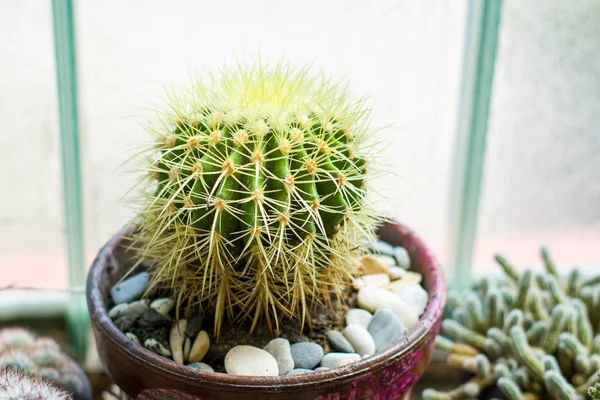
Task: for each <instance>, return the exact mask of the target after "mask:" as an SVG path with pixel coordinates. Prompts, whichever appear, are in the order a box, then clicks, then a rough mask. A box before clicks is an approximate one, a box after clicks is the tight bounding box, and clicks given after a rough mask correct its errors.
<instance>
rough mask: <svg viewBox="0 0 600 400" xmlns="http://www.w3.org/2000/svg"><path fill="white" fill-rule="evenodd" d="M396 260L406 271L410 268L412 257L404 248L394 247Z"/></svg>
mask: <svg viewBox="0 0 600 400" xmlns="http://www.w3.org/2000/svg"><path fill="white" fill-rule="evenodd" d="M394 258H395V259H396V263H397V265H398V266H399V267H401V268H405V269H408V268H410V256H409V255H408V251H406V249H405V248H404V247H400V246H398V247H394Z"/></svg>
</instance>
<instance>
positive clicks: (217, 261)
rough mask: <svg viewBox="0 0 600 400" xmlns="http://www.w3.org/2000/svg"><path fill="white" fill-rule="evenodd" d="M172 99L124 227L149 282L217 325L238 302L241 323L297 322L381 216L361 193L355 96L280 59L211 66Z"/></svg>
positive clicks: (336, 289) (348, 271)
mask: <svg viewBox="0 0 600 400" xmlns="http://www.w3.org/2000/svg"><path fill="white" fill-rule="evenodd" d="M171 97H172V98H171V101H170V109H169V111H168V112H167V113H164V114H162V115H161V118H160V124H159V125H158V126H157V127H154V128H153V129H152V132H153V133H154V135H155V136H156V142H155V143H156V144H155V145H154V146H153V147H152V149H151V150H150V153H149V158H150V160H149V162H148V164H147V165H148V167H147V169H148V171H147V172H149V174H145V176H146V178H147V179H146V183H147V185H145V186H144V187H145V188H146V190H145V191H144V196H143V198H142V210H143V211H142V212H141V214H140V215H139V216H138V217H141V218H138V219H137V221H138V222H139V221H141V222H139V229H138V231H137V232H136V233H135V237H134V240H135V242H136V247H137V248H139V249H140V250H141V252H140V259H144V260H147V261H151V262H152V264H153V267H152V270H151V271H150V272H151V287H162V288H165V287H166V288H169V289H171V290H172V291H173V292H174V296H175V298H177V299H178V306H181V305H182V304H187V305H188V306H193V305H200V306H202V307H205V308H206V307H212V308H214V309H215V331H216V332H217V333H218V331H219V329H220V326H221V323H222V317H223V315H224V314H230V315H233V314H234V313H236V314H237V313H238V311H241V315H243V316H247V317H250V318H252V320H253V324H252V328H254V326H255V324H256V322H257V321H258V319H259V318H260V317H265V318H266V321H267V322H268V323H269V326H271V327H272V325H271V322H272V321H274V322H275V323H276V324H277V321H278V320H279V318H280V317H281V316H289V317H298V318H299V319H300V320H301V321H302V323H304V322H305V321H306V318H307V317H308V307H309V304H310V303H311V302H313V301H324V302H327V301H329V300H330V299H331V298H332V295H335V294H338V295H339V294H340V293H341V291H343V290H344V286H345V285H344V283H346V282H347V280H348V279H349V278H350V277H351V275H352V274H353V272H354V267H355V262H354V261H353V259H352V250H353V249H355V248H357V247H360V243H361V239H362V238H364V237H365V236H371V235H372V231H373V224H374V222H375V221H376V220H377V219H378V217H377V215H376V214H375V213H374V212H373V211H372V208H371V207H369V206H368V204H366V199H365V194H366V183H367V180H366V166H367V155H368V154H367V153H366V149H367V147H366V143H367V140H366V139H367V138H368V133H369V127H368V121H367V117H368V109H367V108H366V107H365V103H364V101H363V100H358V101H352V102H351V101H350V100H349V98H348V93H347V89H346V87H345V86H344V85H342V84H340V83H337V82H333V81H331V80H329V79H327V78H326V77H324V76H322V75H317V76H311V75H310V73H309V71H308V70H307V69H304V70H300V71H293V70H291V69H290V68H287V67H284V66H283V65H281V64H280V65H277V66H276V67H275V68H272V69H269V68H266V67H264V66H262V65H261V64H257V65H255V66H253V67H250V68H248V69H245V68H243V67H239V68H237V69H234V70H222V71H220V72H219V74H217V75H211V78H210V79H206V80H200V81H198V82H195V84H194V85H193V86H192V87H191V88H190V89H189V90H188V91H186V92H184V93H181V94H177V95H173V96H171ZM148 177H149V179H148ZM275 329H277V325H276V326H275Z"/></svg>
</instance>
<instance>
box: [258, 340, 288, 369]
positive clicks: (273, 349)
mask: <svg viewBox="0 0 600 400" xmlns="http://www.w3.org/2000/svg"><path fill="white" fill-rule="evenodd" d="M264 349H265V351H267V352H268V353H269V354H271V355H272V356H273V357H275V360H277V367H278V369H279V375H285V374H287V373H288V372H290V371H291V370H293V369H294V359H293V358H292V351H291V350H290V342H289V341H288V340H287V339H283V338H277V339H273V340H271V341H270V342H269V343H268V344H267V345H266V346H265V347H264Z"/></svg>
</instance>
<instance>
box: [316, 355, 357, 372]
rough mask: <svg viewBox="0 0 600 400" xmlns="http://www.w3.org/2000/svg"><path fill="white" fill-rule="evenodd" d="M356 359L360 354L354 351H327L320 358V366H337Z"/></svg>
mask: <svg viewBox="0 0 600 400" xmlns="http://www.w3.org/2000/svg"><path fill="white" fill-rule="evenodd" d="M358 360H360V354H356V353H327V354H325V357H323V359H322V360H321V368H323V367H325V368H338V367H341V366H343V365H346V364H349V363H352V362H355V361H358ZM348 361H349V362H348ZM317 369H318V368H317Z"/></svg>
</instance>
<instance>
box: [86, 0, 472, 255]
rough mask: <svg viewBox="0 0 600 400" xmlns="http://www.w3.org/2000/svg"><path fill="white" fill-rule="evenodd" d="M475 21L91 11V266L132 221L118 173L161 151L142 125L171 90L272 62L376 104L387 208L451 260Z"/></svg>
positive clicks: (358, 14) (459, 9) (107, 6)
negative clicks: (464, 82) (251, 63)
mask: <svg viewBox="0 0 600 400" xmlns="http://www.w3.org/2000/svg"><path fill="white" fill-rule="evenodd" d="M115 10H118V12H116V11H115ZM465 12H466V2H465V1H464V0H463V1H460V2H452V4H450V3H449V2H447V1H444V0H435V1H429V2H417V1H390V0H388V1H379V2H354V1H352V2H349V1H346V0H337V1H327V2H322V1H319V0H309V1H304V2H301V3H297V2H296V3H289V2H279V1H273V0H271V1H267V0H259V1H252V2H234V1H221V2H211V3H206V2H196V1H191V0H190V1H179V2H145V3H144V7H140V3H139V2H138V1H132V0H129V1H122V0H120V1H116V0H110V1H103V2H79V3H78V4H77V29H78V36H77V40H78V56H79V67H80V68H79V71H80V85H81V93H80V102H81V113H82V119H81V121H82V134H83V149H82V154H83V164H84V166H83V167H84V180H85V202H86V203H85V204H86V229H87V240H88V243H87V250H88V257H89V258H90V259H91V258H92V257H93V256H94V253H95V252H96V250H97V249H98V248H99V246H101V245H102V243H104V242H105V241H106V240H107V239H108V237H109V236H110V235H111V234H112V233H114V232H115V231H116V230H117V229H118V228H119V227H120V226H121V225H122V224H124V223H125V222H126V221H127V220H128V218H129V217H130V216H131V209H130V208H128V207H127V206H126V204H124V203H122V202H121V199H122V196H123V194H124V193H125V192H126V191H127V190H128V189H129V188H130V187H131V185H132V181H131V177H130V175H127V174H126V173H125V172H126V171H127V170H129V169H130V168H131V166H125V167H124V168H121V169H119V168H117V167H118V166H119V165H121V164H122V163H123V162H124V161H125V160H126V159H127V157H128V156H129V155H130V153H126V150H128V149H131V148H133V147H135V146H136V145H139V144H141V143H143V142H144V141H146V140H147V136H146V135H145V133H144V132H143V129H142V127H141V126H140V123H139V122H140V121H144V120H145V119H146V117H148V116H151V112H150V111H148V108H152V107H156V106H158V107H160V106H162V105H161V102H160V96H161V95H162V94H163V86H162V84H163V83H166V84H170V83H185V82H187V81H188V79H189V76H190V73H193V72H195V71H199V70H201V69H202V68H206V67H215V66H220V65H222V64H223V63H227V62H231V61H233V60H234V59H235V57H236V56H237V57H240V58H244V57H247V58H252V57H253V56H254V55H256V54H257V52H258V51H260V53H261V55H262V59H263V60H264V61H267V62H269V61H276V60H278V59H279V58H280V57H281V56H285V57H286V59H287V60H288V61H290V62H291V63H296V64H298V65H303V64H305V63H306V62H313V63H314V64H315V66H316V67H323V68H325V69H326V70H328V71H330V72H334V73H336V72H339V73H342V74H344V75H346V76H348V77H349V78H350V79H351V81H352V88H353V91H354V92H355V93H357V94H363V93H366V94H368V95H370V96H371V97H372V100H373V105H374V118H375V124H376V125H390V124H391V125H393V126H392V127H391V128H389V129H386V130H385V131H384V133H382V135H381V140H382V141H385V142H388V141H392V142H393V143H392V144H391V145H390V146H389V147H387V148H386V149H385V151H383V152H382V153H381V159H379V160H375V162H378V161H379V162H385V163H387V164H389V165H390V167H391V169H392V174H390V175H388V176H386V177H385V178H382V179H381V180H379V181H378V182H377V184H376V188H377V189H378V190H379V191H380V192H381V194H382V195H383V196H385V197H386V198H387V199H388V200H386V201H383V202H381V203H380V206H381V207H382V208H383V209H384V210H385V211H386V212H388V213H390V214H391V215H393V216H395V217H397V218H400V219H402V220H404V221H406V222H407V223H408V224H409V225H410V226H412V227H413V228H415V229H416V230H418V231H419V232H420V233H421V234H422V235H423V236H424V237H425V238H426V239H427V241H428V242H430V243H431V244H432V245H433V247H434V248H435V249H436V251H438V253H441V252H442V250H443V247H444V245H445V242H444V233H445V230H446V228H447V227H446V221H445V220H446V215H447V208H448V204H447V203H448V194H447V192H448V189H449V188H448V182H449V174H450V173H451V168H450V165H451V161H452V149H453V148H454V146H453V145H452V143H453V140H454V126H455V114H456V111H457V109H458V105H457V100H458V85H459V81H460V67H461V61H462V44H463V39H464V25H465ZM107 21H110V24H107V23H106V22H107Z"/></svg>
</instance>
